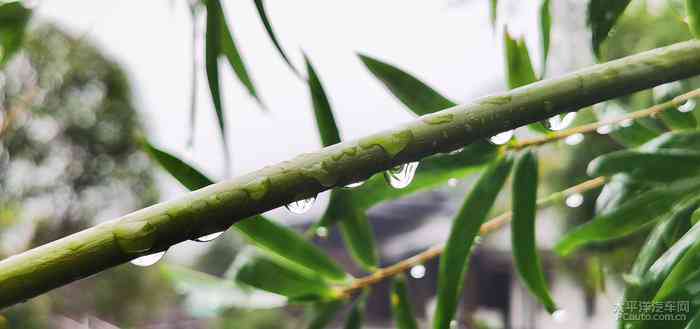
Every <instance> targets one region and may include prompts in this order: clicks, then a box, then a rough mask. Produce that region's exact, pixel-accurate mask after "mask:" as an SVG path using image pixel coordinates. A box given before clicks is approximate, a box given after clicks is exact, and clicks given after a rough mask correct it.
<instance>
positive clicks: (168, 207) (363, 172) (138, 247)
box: [0, 41, 700, 307]
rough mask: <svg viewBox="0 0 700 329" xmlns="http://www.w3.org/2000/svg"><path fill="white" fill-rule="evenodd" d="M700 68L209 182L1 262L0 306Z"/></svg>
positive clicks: (666, 59) (695, 49)
mask: <svg viewBox="0 0 700 329" xmlns="http://www.w3.org/2000/svg"><path fill="white" fill-rule="evenodd" d="M697 74H700V42H698V41H688V42H683V43H678V44H675V45H671V46H669V47H664V48H659V49H655V50H652V51H647V52H643V53H639V54H636V55H633V56H629V57H626V58H622V59H618V60H615V61H611V62H608V63H605V64H599V65H595V66H591V67H588V68H585V69H583V70H579V71H576V72H573V73H570V74H567V75H564V76H562V77H559V78H555V79H549V80H543V81H540V82H537V83H534V84H531V85H527V86H524V87H521V88H517V89H514V90H511V91H508V92H505V93H501V94H497V95H493V96H488V97H484V98H480V99H477V100H475V101H473V102H471V103H468V104H464V105H459V106H456V107H453V108H450V109H446V110H443V111H439V112H436V113H434V114H431V115H427V116H424V117H422V118H419V119H418V120H415V121H413V122H410V123H408V124H405V125H402V126H400V127H397V128H395V129H391V130H388V131H384V132H380V133H377V134H374V135H371V136H368V137H365V138H362V139H360V140H358V141H350V142H344V143H341V144H336V145H333V146H330V147H326V148H324V149H322V150H319V151H318V152H314V153H309V154H304V155H301V156H298V157H296V158H294V159H292V160H291V161H286V162H283V163H281V164H278V165H275V166H270V167H267V168H263V169H261V170H258V171H255V172H252V173H250V174H247V175H244V176H241V177H238V178H234V179H231V180H227V181H225V182H222V183H218V184H214V185H210V186H208V187H205V188H203V189H200V190H197V191H194V192H191V193H188V194H186V195H184V196H183V197H180V198H177V199H175V200H171V201H167V202H163V203H159V204H156V205H154V206H151V207H148V208H145V209H141V210H139V211H136V212H134V213H131V214H128V215H125V216H123V217H121V218H117V219H115V220H112V221H108V222H105V223H102V224H99V225H97V226H94V227H92V228H88V229H86V230H84V231H81V232H78V233H75V234H73V235H70V236H67V237H65V238H62V239H59V240H57V241H54V242H51V243H48V244H45V245H43V246H40V247H37V248H34V249H31V250H28V251H26V252H23V253H21V254H18V255H15V256H11V257H9V258H7V259H4V260H2V261H0V307H5V306H8V305H12V304H14V303H17V302H19V301H22V300H26V299H28V298H31V297H34V296H36V295H39V294H42V293H44V292H47V291H49V290H51V289H53V288H56V287H59V286H62V285H64V284H67V283H69V282H72V281H75V280H79V279H81V278H84V277H87V276H90V275H93V274H95V273H98V272H100V271H103V270H105V269H107V268H110V267H113V266H116V265H118V264H121V263H124V262H126V261H128V260H130V259H134V258H137V257H140V256H143V255H145V254H149V253H153V252H157V251H162V250H165V249H167V248H169V247H170V246H172V245H174V244H177V243H179V242H182V241H186V240H188V239H193V238H196V237H198V236H202V235H205V234H209V233H213V232H218V231H222V230H225V229H227V228H228V227H230V226H231V225H232V224H234V223H235V222H237V221H239V220H241V219H244V218H248V217H250V216H252V215H255V214H258V213H262V212H265V211H268V210H271V209H274V208H277V207H279V206H282V205H284V204H287V203H289V202H292V201H295V200H300V199H304V198H308V197H310V196H313V195H316V194H318V193H320V192H322V191H325V190H328V189H331V188H333V187H336V186H343V185H345V184H347V183H349V182H353V181H358V180H362V179H365V178H367V177H369V176H371V175H372V174H374V173H377V172H380V171H383V170H386V169H389V168H391V167H393V166H396V165H398V164H401V163H406V162H410V161H416V160H419V159H421V158H424V157H426V156H429V155H432V154H436V153H439V152H448V151H451V150H455V149H458V148H460V147H463V146H465V145H468V144H470V143H472V142H474V141H476V140H481V139H483V138H486V137H488V136H492V135H494V134H496V133H499V132H502V131H507V130H510V129H514V128H517V127H519V126H523V125H526V124H529V123H533V122H538V121H541V120H544V119H547V118H549V117H551V116H553V115H556V114H560V113H564V112H568V111H572V110H576V109H580V108H583V107H586V106H589V105H592V104H595V103H598V102H600V101H604V100H608V99H612V98H616V97H619V96H622V95H625V94H628V93H631V92H635V91H639V90H643V89H647V88H651V87H653V86H656V85H659V84H663V83H667V82H671V81H676V80H681V79H685V78H688V77H691V76H694V75H697Z"/></svg>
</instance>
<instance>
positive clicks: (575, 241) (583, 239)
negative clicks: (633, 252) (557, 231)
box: [555, 179, 700, 256]
mask: <svg viewBox="0 0 700 329" xmlns="http://www.w3.org/2000/svg"><path fill="white" fill-rule="evenodd" d="M698 188H700V180H699V179H689V180H684V181H681V182H674V183H673V184H669V185H668V186H660V187H655V188H653V189H651V190H649V191H646V192H644V193H642V194H640V195H637V196H635V197H633V198H631V199H630V200H628V201H627V202H624V203H623V204H621V205H620V206H619V207H617V208H615V209H613V210H611V211H609V212H606V213H603V214H599V215H598V216H596V217H595V218H593V219H592V220H591V221H590V222H587V223H585V224H583V225H581V226H579V227H577V228H575V229H573V230H571V231H570V232H568V233H566V234H565V235H564V237H562V239H561V240H560V241H559V242H558V243H557V245H556V247H555V251H556V252H558V253H559V254H560V255H562V256H566V255H568V254H570V253H571V252H573V251H574V250H575V249H577V248H579V247H581V246H583V245H586V244H589V243H594V242H602V241H609V240H613V239H617V238H621V237H624V236H627V235H630V234H632V233H635V232H638V231H639V230H642V229H644V228H646V227H647V226H648V225H651V224H653V223H655V222H656V221H657V220H659V219H661V218H662V215H663V214H665V213H666V212H668V211H669V209H672V208H673V207H674V205H676V204H677V203H679V202H681V201H682V198H683V196H684V195H687V194H688V193H694V192H693V191H696V190H697V189H698Z"/></svg>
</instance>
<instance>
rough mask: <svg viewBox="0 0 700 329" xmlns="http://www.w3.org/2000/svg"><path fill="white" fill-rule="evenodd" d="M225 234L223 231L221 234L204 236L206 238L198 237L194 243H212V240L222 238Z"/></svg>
mask: <svg viewBox="0 0 700 329" xmlns="http://www.w3.org/2000/svg"><path fill="white" fill-rule="evenodd" d="M224 232H225V231H221V232H216V233H212V234H207V235H204V236H200V237H198V238H195V239H194V241H197V242H209V241H211V240H214V239H216V238H218V237H220V236H221V235H222V234H224Z"/></svg>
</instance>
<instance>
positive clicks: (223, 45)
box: [207, 0, 265, 108]
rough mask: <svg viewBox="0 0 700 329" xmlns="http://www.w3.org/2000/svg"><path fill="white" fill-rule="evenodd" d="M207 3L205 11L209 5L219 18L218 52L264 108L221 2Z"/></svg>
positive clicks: (216, 0) (210, 1)
mask: <svg viewBox="0 0 700 329" xmlns="http://www.w3.org/2000/svg"><path fill="white" fill-rule="evenodd" d="M207 3H211V6H208V7H207V13H209V10H210V8H209V7H211V10H213V11H216V12H217V14H216V17H218V18H219V24H218V27H219V29H220V32H219V35H218V36H219V38H220V39H219V40H218V42H220V46H219V47H220V48H219V49H220V54H221V55H223V56H224V57H226V59H227V60H228V63H229V65H231V68H232V69H233V72H234V73H235V74H236V77H238V80H239V81H241V83H242V84H243V86H244V87H245V88H246V89H247V90H248V93H250V95H251V96H253V98H255V100H256V101H257V102H258V104H260V106H262V107H263V108H265V104H264V103H263V101H262V99H261V98H260V96H259V95H258V92H257V90H256V89H255V85H254V84H253V81H252V80H251V79H250V75H249V74H248V69H247V68H246V65H245V63H244V62H243V58H242V57H241V54H240V52H239V51H238V47H236V42H235V41H234V38H233V34H232V33H231V30H230V29H229V27H228V24H227V22H226V16H225V15H224V10H223V8H222V7H221V3H220V2H219V0H207Z"/></svg>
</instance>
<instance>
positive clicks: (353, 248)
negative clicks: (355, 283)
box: [333, 191, 379, 272]
mask: <svg viewBox="0 0 700 329" xmlns="http://www.w3.org/2000/svg"><path fill="white" fill-rule="evenodd" d="M343 192H345V191H342V192H338V193H343ZM337 198H347V199H346V200H343V201H342V202H336V204H337V205H338V206H334V208H333V209H334V211H337V210H336V209H340V205H342V204H352V197H351V196H350V194H347V193H343V194H337ZM336 207H337V208H336ZM343 211H344V212H345V213H346V214H345V215H344V216H342V219H341V220H340V222H339V227H340V234H341V235H342V237H343V241H344V242H345V246H346V247H347V249H348V251H349V252H350V256H352V258H353V259H354V260H355V261H356V262H357V263H358V264H359V265H360V266H361V267H362V268H363V269H365V270H366V271H368V272H373V271H374V270H376V268H377V266H379V254H378V252H377V247H376V245H375V241H374V232H373V231H372V226H371V225H370V224H369V220H368V219H367V216H366V215H365V213H364V211H361V210H359V209H357V208H354V207H353V208H345V209H344V210H343Z"/></svg>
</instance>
